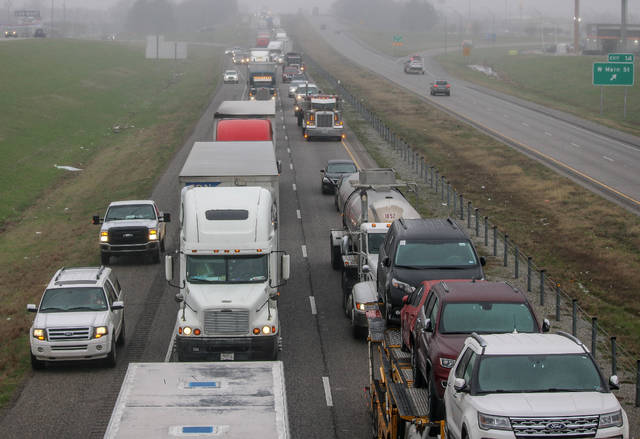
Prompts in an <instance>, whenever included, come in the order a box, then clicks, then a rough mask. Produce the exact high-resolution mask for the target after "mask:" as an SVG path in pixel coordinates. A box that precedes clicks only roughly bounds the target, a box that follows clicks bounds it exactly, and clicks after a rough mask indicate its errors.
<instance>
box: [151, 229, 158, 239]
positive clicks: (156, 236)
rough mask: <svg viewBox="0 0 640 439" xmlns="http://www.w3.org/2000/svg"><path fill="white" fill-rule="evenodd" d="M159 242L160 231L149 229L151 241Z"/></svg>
mask: <svg viewBox="0 0 640 439" xmlns="http://www.w3.org/2000/svg"><path fill="white" fill-rule="evenodd" d="M157 240H158V230H157V229H149V241H157Z"/></svg>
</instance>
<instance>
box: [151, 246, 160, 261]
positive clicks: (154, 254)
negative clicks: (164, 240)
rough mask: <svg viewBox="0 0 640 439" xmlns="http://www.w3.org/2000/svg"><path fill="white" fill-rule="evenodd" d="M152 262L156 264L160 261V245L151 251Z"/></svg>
mask: <svg viewBox="0 0 640 439" xmlns="http://www.w3.org/2000/svg"><path fill="white" fill-rule="evenodd" d="M151 262H153V263H154V264H158V263H160V248H159V247H158V249H157V250H153V251H152V252H151Z"/></svg>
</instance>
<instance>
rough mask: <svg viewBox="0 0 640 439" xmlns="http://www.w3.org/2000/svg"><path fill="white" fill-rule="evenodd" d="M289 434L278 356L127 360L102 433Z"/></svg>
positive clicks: (121, 437) (267, 437) (134, 437)
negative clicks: (243, 359) (189, 360)
mask: <svg viewBox="0 0 640 439" xmlns="http://www.w3.org/2000/svg"><path fill="white" fill-rule="evenodd" d="M195 436H197V437H225V438H239V439H240V438H241V439H245V438H261V439H271V438H274V439H275V438H280V439H284V438H289V437H290V436H289V420H288V415H287V401H286V390H285V383H284V371H283V365H282V362H280V361H260V362H241V363H130V364H129V368H128V369H127V374H126V376H125V378H124V382H123V383H122V387H121V388H120V394H119V396H118V400H117V401H116V405H115V407H114V409H113V412H112V414H111V420H110V421H109V425H108V427H107V431H106V433H105V436H104V437H105V438H106V439H115V438H118V439H125V438H131V439H140V438H147V437H148V438H176V437H195Z"/></svg>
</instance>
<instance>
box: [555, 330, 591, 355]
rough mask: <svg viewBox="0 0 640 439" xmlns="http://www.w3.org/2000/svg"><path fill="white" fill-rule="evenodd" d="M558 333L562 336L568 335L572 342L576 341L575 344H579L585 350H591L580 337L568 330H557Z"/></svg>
mask: <svg viewBox="0 0 640 439" xmlns="http://www.w3.org/2000/svg"><path fill="white" fill-rule="evenodd" d="M556 334H558V335H560V336H562V337H566V338H568V339H569V340H571V341H572V342H574V343H575V344H577V345H578V346H580V347H581V348H582V349H584V351H585V352H589V351H588V350H587V347H586V346H585V345H584V343H582V342H581V341H580V339H579V338H578V337H576V336H574V335H571V334H569V333H568V332H564V331H558V332H556Z"/></svg>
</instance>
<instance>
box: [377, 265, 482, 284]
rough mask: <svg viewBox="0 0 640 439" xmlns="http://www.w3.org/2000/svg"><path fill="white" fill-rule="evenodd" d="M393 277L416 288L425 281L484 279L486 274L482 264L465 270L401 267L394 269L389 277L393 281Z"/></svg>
mask: <svg viewBox="0 0 640 439" xmlns="http://www.w3.org/2000/svg"><path fill="white" fill-rule="evenodd" d="M392 277H395V278H396V279H398V280H400V281H402V282H406V283H408V284H410V285H412V286H414V287H417V286H418V284H419V283H420V282H422V281H423V280H434V279H472V278H475V279H483V278H484V273H483V271H482V266H481V265H480V264H478V265H476V266H474V267H464V268H445V269H438V268H421V269H412V268H401V267H393V273H392V275H391V276H390V277H389V280H391V278H392Z"/></svg>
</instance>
